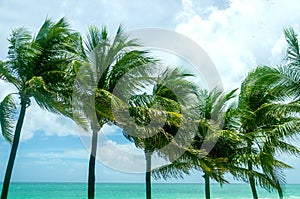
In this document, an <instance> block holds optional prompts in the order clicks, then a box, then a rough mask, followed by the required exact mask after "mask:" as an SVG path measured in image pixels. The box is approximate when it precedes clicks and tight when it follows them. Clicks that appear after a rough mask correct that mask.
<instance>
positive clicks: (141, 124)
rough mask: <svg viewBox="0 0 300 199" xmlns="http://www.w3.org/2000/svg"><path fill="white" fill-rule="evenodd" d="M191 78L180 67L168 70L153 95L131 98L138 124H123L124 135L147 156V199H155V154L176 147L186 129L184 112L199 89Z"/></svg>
mask: <svg viewBox="0 0 300 199" xmlns="http://www.w3.org/2000/svg"><path fill="white" fill-rule="evenodd" d="M190 76H192V75H191V74H189V73H186V72H182V71H180V70H179V69H178V68H175V69H171V68H167V69H166V70H165V71H163V73H162V74H158V78H157V79H156V80H155V81H154V82H152V87H153V89H152V92H151V93H150V94H146V93H144V94H136V95H133V96H132V97H131V100H130V105H131V107H129V112H130V116H131V117H132V118H134V120H135V125H133V126H131V125H127V122H126V119H127V118H124V121H123V122H122V125H121V127H122V128H123V129H124V131H123V132H124V136H125V137H126V138H127V139H129V140H130V141H132V142H134V143H135V145H136V146H137V147H138V148H142V149H143V150H144V153H145V160H146V175H145V176H146V179H145V180H146V198H147V199H151V170H152V165H151V159H152V155H153V154H154V153H155V152H158V153H159V152H160V150H161V149H162V148H164V147H165V146H166V145H168V144H170V143H171V144H172V142H174V137H175V135H177V136H178V135H179V134H180V132H178V129H179V128H182V126H183V125H182V123H183V121H182V117H183V116H182V113H183V112H184V110H183V109H184V108H185V106H187V104H188V102H191V101H192V99H193V94H194V93H195V86H194V85H193V84H192V83H191V82H189V81H188V80H187V79H186V78H187V77H190ZM177 144H178V143H177ZM161 155H163V154H161Z"/></svg>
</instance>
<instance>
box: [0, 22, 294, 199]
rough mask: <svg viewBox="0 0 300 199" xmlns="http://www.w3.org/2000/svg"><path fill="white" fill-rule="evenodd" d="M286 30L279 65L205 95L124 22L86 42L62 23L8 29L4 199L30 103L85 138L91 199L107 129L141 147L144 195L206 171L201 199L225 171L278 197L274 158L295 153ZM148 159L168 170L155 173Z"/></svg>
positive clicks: (3, 67)
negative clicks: (163, 182) (158, 182)
mask: <svg viewBox="0 0 300 199" xmlns="http://www.w3.org/2000/svg"><path fill="white" fill-rule="evenodd" d="M284 34H285V38H286V42H287V51H286V57H285V63H284V64H283V65H281V66H276V67H271V66H258V67H256V68H254V69H253V70H252V71H250V73H249V74H248V75H247V77H246V78H245V79H244V80H243V82H242V83H241V86H240V88H239V89H236V88H232V89H234V90H232V91H230V92H227V93H226V92H223V91H222V90H220V88H215V89H213V90H205V89H203V88H202V87H201V86H200V85H197V84H196V83H195V82H197V81H192V78H198V77H196V76H194V75H193V74H191V73H189V72H185V71H183V70H182V69H181V68H179V67H174V66H165V68H164V70H160V69H161V68H157V66H161V63H160V62H159V60H158V59H156V58H155V57H153V56H152V55H151V54H150V51H147V50H143V48H141V47H142V45H141V44H140V43H139V41H138V38H137V39H132V38H130V35H128V34H126V33H125V32H124V30H123V28H122V26H120V27H119V28H118V29H117V31H116V34H115V35H114V37H110V35H109V33H108V31H107V29H106V27H103V28H102V29H99V28H97V27H94V26H91V27H90V28H89V30H88V34H87V36H86V38H83V37H82V36H81V35H80V34H79V33H78V32H76V31H74V30H72V29H71V28H70V26H69V24H68V23H67V22H66V20H65V19H64V18H62V19H60V20H59V21H58V22H53V21H52V20H50V19H46V20H45V22H44V24H43V25H42V27H41V28H40V29H39V31H38V33H37V34H36V35H35V36H32V34H31V33H30V32H29V31H28V30H27V29H25V28H18V29H14V30H13V31H12V33H11V36H10V37H9V49H8V56H7V60H2V61H1V60H0V79H1V80H2V81H4V82H6V83H7V84H11V85H12V86H13V87H14V88H15V90H16V92H15V93H10V94H8V95H7V96H5V97H4V98H3V99H2V101H1V102H0V124H1V132H2V135H3V137H4V138H5V139H6V140H7V141H8V142H9V143H11V144H12V146H11V152H10V155H9V160H8V164H7V168H6V172H5V177H4V182H3V187H2V193H1V199H6V198H7V197H8V191H9V185H10V179H11V175H12V171H13V167H14V162H15V158H16V154H17V150H18V145H19V142H20V137H21V132H22V126H23V123H24V122H26V120H25V118H26V117H25V116H26V110H27V108H29V107H30V105H31V101H33V100H34V102H35V103H36V104H37V105H38V106H39V107H41V108H42V109H45V110H47V111H50V112H53V113H56V114H60V115H63V116H65V117H69V118H71V119H73V120H74V121H75V122H76V123H77V124H78V125H80V126H81V127H82V128H83V129H84V130H85V131H87V132H90V133H91V138H92V139H91V151H90V157H89V169H88V192H87V196H88V198H89V199H94V198H95V182H96V179H95V165H96V157H97V154H99V153H97V150H98V149H97V142H98V140H97V139H98V135H99V132H100V130H101V129H102V127H103V126H104V125H105V124H114V125H117V126H119V127H120V128H122V130H123V135H124V136H125V137H126V138H127V139H128V140H130V141H131V142H133V143H134V144H135V146H136V147H137V148H140V149H142V150H143V151H144V155H145V165H146V168H145V182H146V183H145V184H146V199H151V197H152V196H151V195H152V194H151V176H153V177H154V178H155V179H157V178H164V179H168V178H171V177H174V178H183V177H184V176H185V175H189V174H190V173H191V172H193V171H201V172H203V178H204V182H205V197H206V199H210V198H211V190H210V181H211V180H212V179H213V180H215V181H216V182H218V183H219V184H220V185H222V184H224V183H229V182H228V180H227V179H226V175H225V174H231V175H232V176H233V177H234V178H235V179H236V180H240V181H244V182H246V183H249V185H250V190H251V192H252V195H253V198H254V199H258V198H259V193H258V191H257V186H260V187H263V188H265V189H266V190H268V191H273V190H275V191H277V193H278V197H279V198H283V195H284V191H283V186H282V185H283V184H284V183H285V178H284V170H286V169H291V168H292V167H291V166H290V165H288V164H287V163H285V162H284V161H283V160H281V159H280V155H281V154H289V155H299V154H300V149H299V148H298V147H297V146H295V145H294V143H293V140H294V139H295V138H297V136H299V131H300V117H299V111H300V109H299V107H300V106H299V103H300V99H299V97H300V95H299V94H300V90H299V83H300V78H299V77H300V75H299V74H300V47H299V42H298V38H297V34H296V33H295V31H294V30H293V29H285V30H284ZM1 92H2V91H1ZM124 113H126V114H124ZM187 143H188V144H187ZM153 154H156V155H158V156H159V157H161V158H163V159H165V160H166V161H167V162H168V164H167V165H166V166H163V167H159V168H154V169H153V167H152V162H151V161H152V156H153ZM100 155H101V153H100ZM82 172H84V171H82Z"/></svg>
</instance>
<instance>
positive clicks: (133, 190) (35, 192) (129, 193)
mask: <svg viewBox="0 0 300 199" xmlns="http://www.w3.org/2000/svg"><path fill="white" fill-rule="evenodd" d="M284 191H285V194H284V198H285V199H297V198H299V199H300V184H288V185H285V186H284ZM86 192H87V185H86V184H85V183H11V185H10V189H9V197H8V198H9V199H73V198H75V199H77V198H78V199H85V198H87V196H86V194H87V193H86ZM258 193H259V198H263V199H271V198H272V199H273V198H278V197H277V193H276V192H273V193H269V192H267V191H265V190H263V189H258ZM211 195H212V198H214V199H250V198H251V192H250V188H249V185H247V184H228V185H223V187H222V188H221V187H220V186H219V185H218V184H212V185H211ZM95 198H97V199H102V198H103V199H129V198H130V199H143V198H145V186H144V184H105V183H101V184H97V185H96V197H95ZM152 198H153V199H203V198H204V184H155V183H154V184H152Z"/></svg>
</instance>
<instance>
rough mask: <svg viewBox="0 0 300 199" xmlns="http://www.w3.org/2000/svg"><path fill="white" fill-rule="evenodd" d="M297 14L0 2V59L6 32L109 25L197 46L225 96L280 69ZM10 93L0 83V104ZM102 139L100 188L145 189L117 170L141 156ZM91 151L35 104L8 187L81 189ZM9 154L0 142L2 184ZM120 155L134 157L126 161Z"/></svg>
mask: <svg viewBox="0 0 300 199" xmlns="http://www.w3.org/2000/svg"><path fill="white" fill-rule="evenodd" d="M299 9H300V2H299V1H297V0H279V1H273V0H269V1H267V0H266V1H264V0H253V1H244V0H223V1H222V0H221V1H217V0H208V1H204V0H203V1H196V0H194V1H193V0H165V1H161V0H144V1H140V0H111V1H105V0H92V1H64V0H53V1H37V0H28V1H18V0H0V30H1V33H0V46H1V49H0V59H5V57H6V53H7V47H8V42H7V38H8V37H9V34H10V32H11V29H13V28H17V27H26V28H29V29H30V30H31V31H32V32H36V31H37V30H38V28H39V27H40V25H41V24H42V23H43V21H44V20H45V18H46V17H47V16H48V17H49V18H52V19H54V20H57V19H59V18H60V17H63V16H65V17H66V18H67V19H68V21H69V22H70V23H71V25H72V27H73V28H74V29H76V30H78V31H80V32H81V33H83V34H85V33H86V32H87V28H88V26H89V25H96V26H98V27H101V26H103V25H107V26H108V29H109V31H110V32H114V31H115V30H116V28H117V27H118V25H119V24H123V25H124V26H125V28H126V30H128V31H130V30H133V29H137V28H147V27H158V28H167V29H170V30H174V31H177V32H179V33H182V34H184V35H186V36H188V37H190V38H191V39H193V40H194V41H196V42H197V43H198V44H199V45H200V46H201V47H202V48H203V49H204V50H205V51H206V52H207V53H208V54H209V56H210V57H211V58H212V60H213V62H214V63H215V65H216V67H217V69H218V71H219V73H220V75H221V77H222V81H223V84H224V88H225V90H230V89H232V88H236V87H238V86H239V84H240V82H241V81H242V79H243V78H244V77H245V76H246V74H247V73H248V72H249V71H250V70H251V68H253V67H254V66H257V65H278V64H280V63H282V62H283V55H284V50H285V42H284V38H283V34H282V32H283V28H284V27H294V28H295V29H296V31H297V32H300V27H299V21H300V13H299ZM291 13H292V14H291ZM11 91H13V89H12V88H11V87H10V86H9V85H7V84H5V83H3V82H1V81H0V100H2V99H3V97H4V96H5V95H6V94H7V93H9V92H11ZM103 133H105V135H106V138H107V139H103V142H101V145H100V146H99V147H100V149H102V153H104V154H108V155H106V156H105V155H103V154H101V155H102V156H101V158H102V159H101V161H99V162H98V163H97V168H96V169H97V182H143V181H144V175H143V174H137V173H133V172H124V171H120V169H119V168H121V167H123V168H125V169H123V170H127V171H128V170H129V169H130V168H132V169H136V170H139V169H141V168H143V166H144V165H143V156H142V151H140V150H138V149H135V147H134V146H133V145H132V144H130V143H129V142H127V141H126V140H125V139H124V138H123V137H122V135H121V132H120V130H119V129H118V128H116V127H105V129H104V130H103ZM88 149H89V137H88V136H83V135H81V136H79V133H78V129H77V128H76V125H75V124H73V122H72V121H70V120H68V119H65V118H62V117H60V116H57V115H53V114H51V113H47V112H45V111H42V110H40V109H39V108H38V107H37V105H35V104H34V103H33V105H32V106H31V107H30V108H29V109H28V112H27V115H26V119H25V124H24V128H23V132H22V141H21V143H20V147H19V151H18V155H17V159H16V164H15V168H14V171H13V177H12V181H44V182H45V181H52V182H54V181H62V182H63V181H69V182H85V181H86V179H87V164H88ZM9 150H10V145H9V144H8V143H6V142H5V141H4V140H3V139H2V138H0V180H1V179H2V178H3V176H4V171H5V167H6V163H7V159H8V153H9ZM120 151H125V152H127V153H130V154H134V155H133V156H132V157H130V158H129V159H124V158H122V156H121V155H120V154H121V153H120ZM281 158H282V159H284V160H286V161H287V162H288V163H290V164H291V165H292V166H294V167H295V169H294V170H291V171H288V172H287V173H286V174H287V181H288V182H290V183H300V181H299V177H300V176H299V170H300V159H299V158H293V157H286V156H282V157H281ZM155 160H156V159H155ZM112 167H114V168H118V169H113V168H112ZM201 175H202V174H201V173H199V172H195V173H194V175H192V176H187V177H186V178H185V180H181V181H176V180H173V181H172V182H202V177H201Z"/></svg>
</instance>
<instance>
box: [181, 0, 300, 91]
mask: <svg viewBox="0 0 300 199" xmlns="http://www.w3.org/2000/svg"><path fill="white" fill-rule="evenodd" d="M195 2H196V1H192V0H183V1H182V4H183V6H184V7H185V10H184V11H183V13H180V14H179V16H181V17H180V18H179V20H180V22H179V24H178V25H177V27H176V31H178V32H180V33H183V34H185V35H187V36H189V37H191V38H192V39H194V40H195V41H196V42H198V43H199V45H201V46H202V47H203V48H204V50H205V51H207V52H208V54H209V56H210V57H211V58H212V60H213V61H214V63H215V65H216V67H217V68H218V70H219V72H220V75H221V77H222V79H223V83H224V86H225V89H226V90H229V89H233V88H236V87H238V86H239V84H240V82H241V80H242V79H243V78H244V77H245V76H246V74H247V73H248V72H249V70H250V69H251V68H253V67H255V66H257V65H262V64H264V65H270V64H279V63H280V62H281V61H282V57H283V55H282V52H283V50H282V48H283V47H284V44H285V43H284V40H283V34H282V33H283V28H284V27H289V26H293V27H295V28H296V31H297V28H298V22H299V20H300V13H299V12H298V10H299V9H300V2H299V1H297V0H290V1H283V0H282V1H261V0H253V1H244V0H231V1H230V4H229V6H228V7H227V8H225V9H218V8H216V7H211V9H210V11H209V13H208V14H207V13H199V12H195V10H197V7H196V6H195ZM191 4H193V5H194V6H192V5H191ZM193 7H195V8H194V10H193V9H192V8H193ZM291 13H293V14H292V15H291ZM274 60H276V63H274Z"/></svg>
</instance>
